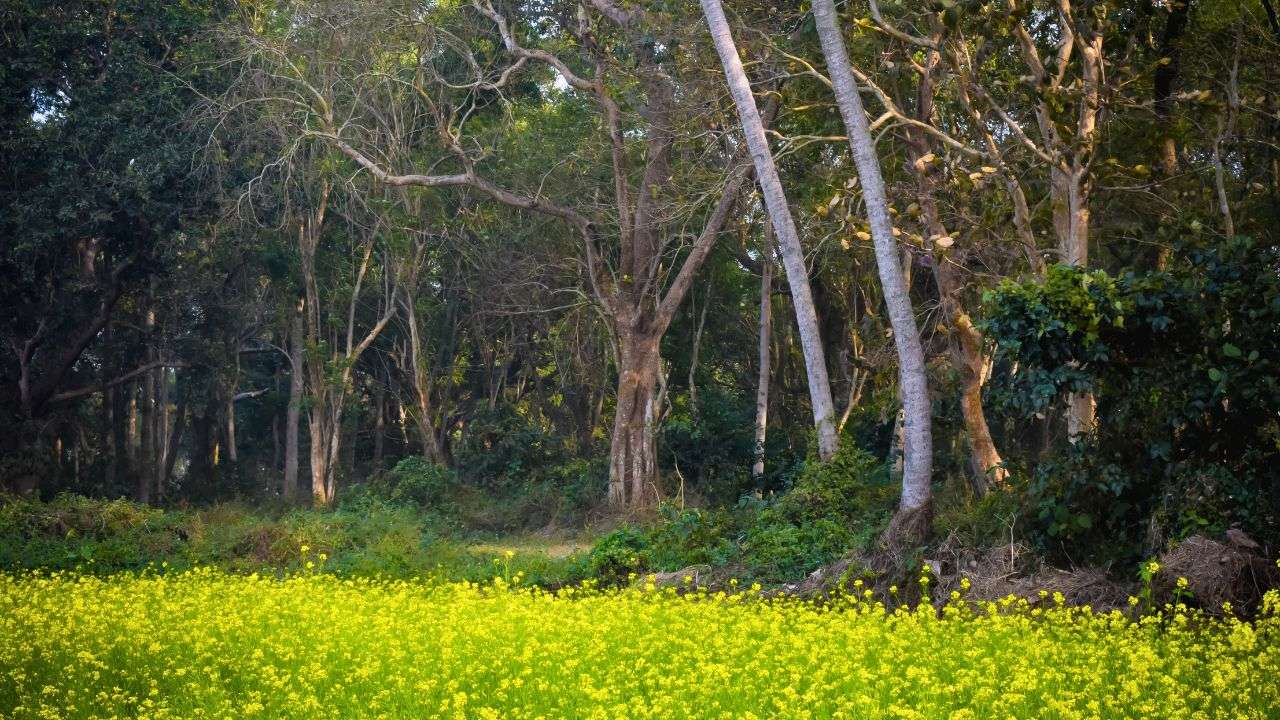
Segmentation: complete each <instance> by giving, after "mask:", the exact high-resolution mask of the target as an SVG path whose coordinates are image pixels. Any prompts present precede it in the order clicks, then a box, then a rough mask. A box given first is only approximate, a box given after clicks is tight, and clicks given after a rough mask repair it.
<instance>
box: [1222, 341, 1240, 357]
mask: <svg viewBox="0 0 1280 720" xmlns="http://www.w3.org/2000/svg"><path fill="white" fill-rule="evenodd" d="M1222 354H1223V355H1226V356H1227V357H1229V358H1238V357H1240V356H1241V355H1243V354H1244V353H1242V352H1240V348H1238V347H1236V346H1235V345H1232V344H1231V343H1227V344H1225V345H1223V346H1222Z"/></svg>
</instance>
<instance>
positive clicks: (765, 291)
mask: <svg viewBox="0 0 1280 720" xmlns="http://www.w3.org/2000/svg"><path fill="white" fill-rule="evenodd" d="M764 236H765V240H764V242H763V243H761V246H762V247H761V251H760V376H759V381H758V382H757V383H756V447H755V453H756V459H755V464H753V465H752V466H751V477H752V478H755V479H756V480H757V481H758V480H759V479H760V478H762V477H764V441H765V440H766V439H767V437H768V431H769V361H770V360H771V356H770V349H771V348H770V340H771V339H772V337H773V242H772V241H771V238H770V233H769V232H768V231H767V230H766V231H765V235H764Z"/></svg>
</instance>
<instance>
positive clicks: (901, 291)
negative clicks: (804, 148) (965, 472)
mask: <svg viewBox="0 0 1280 720" xmlns="http://www.w3.org/2000/svg"><path fill="white" fill-rule="evenodd" d="M813 15H814V19H815V20H816V22H817V28H818V37H819V39H820V40H821V42H822V54H823V55H824V56H825V58H826V61H827V71H828V74H829V75H830V76H831V86H832V89H833V90H834V91H835V96H836V104H837V105H838V106H839V108H840V117H841V118H842V119H843V120H844V125H845V129H846V130H847V132H848V135H849V146H850V149H851V150H852V151H853V160H854V163H855V164H856V165H857V168H858V178H859V179H860V180H861V181H862V195H863V199H864V200H865V202H866V207H867V215H868V219H869V220H870V224H871V237H872V239H873V241H874V243H875V250H876V267H877V269H878V270H879V274H880V284H881V286H882V288H883V292H884V301H885V306H886V309H887V310H888V313H889V321H890V324H891V325H892V326H893V340H894V344H895V346H896V347H897V351H898V375H899V385H900V387H901V395H902V408H903V416H904V419H905V431H904V433H903V435H904V443H903V446H904V447H903V452H904V456H905V458H904V462H903V472H902V501H901V504H900V506H899V511H898V516H897V518H895V522H894V525H893V526H892V527H891V528H890V530H891V532H892V536H891V537H889V539H890V540H892V541H895V542H896V541H899V540H901V541H912V540H915V539H916V538H919V537H923V535H924V534H925V533H926V532H927V530H928V523H927V519H928V510H929V502H930V498H931V487H930V480H931V477H932V474H933V435H932V432H931V428H930V423H931V412H930V405H929V386H928V380H927V378H926V376H925V365H924V351H923V349H922V348H921V346H920V332H919V329H918V328H917V327H916V318H915V313H914V312H913V310H912V308H911V296H910V294H909V292H908V289H907V286H906V283H905V282H904V281H903V276H902V266H901V265H900V263H899V261H898V246H897V242H895V241H894V239H893V222H892V220H891V219H890V217H889V201H888V199H887V198H886V196H885V189H884V178H883V177H881V174H880V162H879V160H878V159H877V158H876V150H875V141H874V139H873V138H872V137H871V130H870V128H869V126H868V123H867V114H866V112H865V111H864V110H863V107H862V99H861V98H860V97H858V85H857V82H856V81H855V80H854V77H853V72H852V69H851V66H850V62H849V54H848V52H847V51H846V50H845V46H844V39H843V38H842V37H841V35H840V28H839V26H838V24H837V23H836V9H835V3H834V2H833V0H814V2H813Z"/></svg>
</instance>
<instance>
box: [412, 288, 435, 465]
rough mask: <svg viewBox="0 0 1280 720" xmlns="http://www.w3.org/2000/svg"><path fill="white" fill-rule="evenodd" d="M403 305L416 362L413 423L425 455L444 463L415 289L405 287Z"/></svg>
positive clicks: (414, 365)
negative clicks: (432, 404) (414, 294)
mask: <svg viewBox="0 0 1280 720" xmlns="http://www.w3.org/2000/svg"><path fill="white" fill-rule="evenodd" d="M401 305H402V306H403V307H404V312H405V323H406V324H407V325H408V326H409V362H410V363H411V364H412V365H413V399H414V418H413V419H414V426H415V427H417V429H418V439H419V441H421V443H422V454H423V455H425V456H426V457H428V458H429V459H430V460H431V461H432V462H436V463H443V462H444V457H443V453H441V451H440V444H439V443H438V442H436V429H435V423H434V422H432V418H433V417H434V415H433V413H432V407H431V375H430V373H429V372H428V368H427V356H426V353H425V352H424V351H423V347H422V345H423V343H422V336H421V333H420V331H419V328H418V314H417V310H416V309H415V307H414V298H413V294H412V292H411V291H410V290H409V289H407V288H406V290H405V292H404V297H403V298H402V301H401Z"/></svg>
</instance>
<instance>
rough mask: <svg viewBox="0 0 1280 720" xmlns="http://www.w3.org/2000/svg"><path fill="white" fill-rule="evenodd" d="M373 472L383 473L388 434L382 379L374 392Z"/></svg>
mask: <svg viewBox="0 0 1280 720" xmlns="http://www.w3.org/2000/svg"><path fill="white" fill-rule="evenodd" d="M373 413H374V418H373V472H374V474H377V473H379V472H382V454H383V451H384V449H385V445H386V438H385V436H386V432H387V389H386V385H385V384H384V383H383V382H382V379H381V378H379V379H378V385H377V387H375V388H374V390H373Z"/></svg>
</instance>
